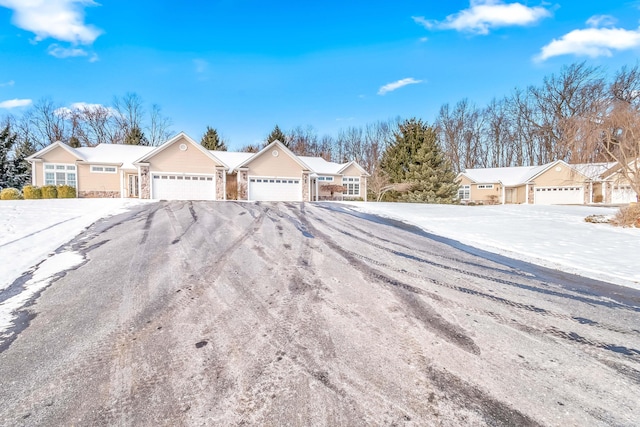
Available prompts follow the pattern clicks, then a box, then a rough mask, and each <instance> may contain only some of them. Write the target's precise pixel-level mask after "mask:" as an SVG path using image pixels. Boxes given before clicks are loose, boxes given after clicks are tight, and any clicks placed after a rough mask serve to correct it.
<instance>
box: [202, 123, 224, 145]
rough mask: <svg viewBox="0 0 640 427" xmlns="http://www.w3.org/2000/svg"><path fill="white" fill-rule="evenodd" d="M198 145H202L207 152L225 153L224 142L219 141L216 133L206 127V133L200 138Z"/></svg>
mask: <svg viewBox="0 0 640 427" xmlns="http://www.w3.org/2000/svg"><path fill="white" fill-rule="evenodd" d="M200 145H202V146H203V147H204V148H206V149H207V150H213V151H227V145H226V144H225V143H224V141H221V140H220V137H219V136H218V131H217V130H215V129H214V128H211V127H209V126H207V131H206V132H205V133H204V135H203V136H202V140H201V141H200Z"/></svg>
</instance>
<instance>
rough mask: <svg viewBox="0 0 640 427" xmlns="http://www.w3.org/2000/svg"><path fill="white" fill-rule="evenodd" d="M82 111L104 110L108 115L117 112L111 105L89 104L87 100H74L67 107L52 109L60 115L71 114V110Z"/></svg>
mask: <svg viewBox="0 0 640 427" xmlns="http://www.w3.org/2000/svg"><path fill="white" fill-rule="evenodd" d="M74 111H75V112H82V111H106V112H108V113H109V115H111V116H113V115H115V114H117V111H116V110H115V109H114V108H112V107H107V106H105V105H102V104H91V103H88V102H74V103H73V104H71V105H69V106H68V107H61V108H58V109H56V110H55V111H54V113H55V114H56V115H58V116H60V117H65V116H68V115H71V114H72V113H73V112H74Z"/></svg>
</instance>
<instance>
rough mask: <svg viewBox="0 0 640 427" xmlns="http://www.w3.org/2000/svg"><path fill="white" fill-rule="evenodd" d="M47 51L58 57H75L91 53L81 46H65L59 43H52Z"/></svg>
mask: <svg viewBox="0 0 640 427" xmlns="http://www.w3.org/2000/svg"><path fill="white" fill-rule="evenodd" d="M47 53H48V54H49V55H51V56H55V57H56V58H73V57H77V56H88V55H89V53H88V52H87V51H86V50H84V49H81V48H79V47H63V46H60V45H57V44H55V43H54V44H52V45H51V46H49V48H48V49H47Z"/></svg>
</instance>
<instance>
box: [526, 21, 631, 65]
mask: <svg viewBox="0 0 640 427" xmlns="http://www.w3.org/2000/svg"><path fill="white" fill-rule="evenodd" d="M614 22H615V21H613V19H612V18H611V17H608V16H594V17H591V18H589V20H587V25H591V26H598V25H612V24H613V23H614ZM637 48H640V29H637V30H626V29H624V28H615V27H610V28H585V29H579V30H573V31H571V32H569V33H567V34H565V35H564V36H562V37H560V38H559V39H554V40H552V41H551V43H549V44H547V45H546V46H543V47H542V49H541V51H540V54H539V55H538V56H536V57H535V58H534V59H535V60H536V61H545V60H547V59H549V58H552V57H554V56H562V55H575V56H588V57H591V58H595V57H598V56H612V55H613V52H614V51H622V50H631V49H637Z"/></svg>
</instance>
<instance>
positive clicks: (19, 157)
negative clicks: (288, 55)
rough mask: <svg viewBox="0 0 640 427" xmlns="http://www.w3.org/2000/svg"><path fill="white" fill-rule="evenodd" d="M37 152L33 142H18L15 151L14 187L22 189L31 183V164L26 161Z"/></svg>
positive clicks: (27, 140)
mask: <svg viewBox="0 0 640 427" xmlns="http://www.w3.org/2000/svg"><path fill="white" fill-rule="evenodd" d="M36 151H37V150H36V148H35V146H34V145H33V143H32V142H31V140H29V139H24V140H22V141H20V142H18V145H17V146H16V147H15V150H14V159H13V164H14V185H13V186H14V187H15V188H22V187H24V186H25V185H27V184H30V183H31V164H30V163H29V162H28V161H26V160H25V159H26V158H27V157H29V156H30V155H32V154H33V153H35V152H36Z"/></svg>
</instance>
